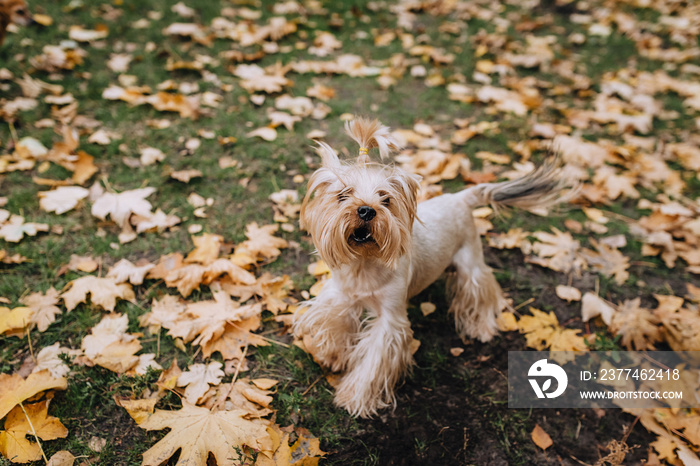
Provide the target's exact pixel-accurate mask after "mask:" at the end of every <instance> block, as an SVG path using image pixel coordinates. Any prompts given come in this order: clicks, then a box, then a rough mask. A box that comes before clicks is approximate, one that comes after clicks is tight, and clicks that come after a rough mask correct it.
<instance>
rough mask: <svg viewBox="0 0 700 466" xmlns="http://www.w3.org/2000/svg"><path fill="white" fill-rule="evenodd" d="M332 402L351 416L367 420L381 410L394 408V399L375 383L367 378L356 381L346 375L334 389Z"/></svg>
mask: <svg viewBox="0 0 700 466" xmlns="http://www.w3.org/2000/svg"><path fill="white" fill-rule="evenodd" d="M349 375H350V376H349ZM368 377H369V376H368ZM334 402H335V404H336V406H339V407H341V408H345V409H346V410H347V411H348V412H349V413H350V414H352V415H353V416H356V417H362V418H368V417H372V416H374V415H376V414H377V412H378V411H379V410H381V409H384V408H386V407H389V406H394V397H393V394H392V393H389V392H388V391H387V390H386V389H385V387H380V384H377V383H376V381H372V380H368V379H367V378H365V379H364V380H362V381H358V380H356V379H355V378H353V377H352V375H351V374H346V375H345V376H344V377H343V378H342V379H341V380H340V383H339V384H338V387H337V388H336V391H335V400H334Z"/></svg>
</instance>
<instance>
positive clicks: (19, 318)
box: [0, 306, 34, 337]
mask: <svg viewBox="0 0 700 466" xmlns="http://www.w3.org/2000/svg"><path fill="white" fill-rule="evenodd" d="M32 314H34V311H33V310H32V309H30V308H28V307H16V308H14V309H10V308H8V307H3V306H0V335H3V334H7V335H8V336H16V337H21V336H22V335H23V334H24V332H25V329H26V328H27V327H28V326H29V325H31V323H32Z"/></svg>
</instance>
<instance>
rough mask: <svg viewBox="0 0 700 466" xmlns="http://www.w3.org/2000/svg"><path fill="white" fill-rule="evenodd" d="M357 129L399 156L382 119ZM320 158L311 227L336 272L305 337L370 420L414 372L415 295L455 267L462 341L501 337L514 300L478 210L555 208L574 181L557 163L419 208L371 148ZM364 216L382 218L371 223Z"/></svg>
mask: <svg viewBox="0 0 700 466" xmlns="http://www.w3.org/2000/svg"><path fill="white" fill-rule="evenodd" d="M346 132H347V133H348V134H349V135H350V137H352V138H353V139H354V140H356V141H357V142H358V144H360V146H361V147H365V148H367V149H369V148H370V147H379V148H380V150H381V151H382V152H384V151H388V150H393V149H396V148H397V146H396V143H395V141H394V140H393V139H392V138H391V137H390V133H389V130H388V128H386V127H385V126H382V125H381V124H380V123H379V122H377V121H376V120H373V121H369V120H363V119H358V120H355V121H353V122H351V123H350V124H348V125H346ZM319 153H320V155H321V157H322V159H323V166H322V168H320V169H319V170H317V171H316V172H315V173H314V174H313V175H312V177H311V179H310V180H309V185H308V191H307V195H306V197H305V199H304V202H303V204H302V211H301V225H302V227H303V228H305V229H306V230H308V231H309V233H310V234H311V236H312V238H313V241H314V245H315V246H316V248H317V250H318V252H319V254H320V255H321V258H322V259H323V260H324V261H326V263H327V264H328V265H329V267H330V268H331V272H332V275H331V278H330V280H329V281H328V282H327V283H326V284H325V285H324V287H323V289H322V291H321V293H320V294H319V295H318V296H317V297H316V298H314V299H312V300H310V301H307V302H305V303H303V308H302V309H301V310H300V312H299V313H298V314H297V317H296V319H295V323H294V332H295V333H296V334H297V335H300V336H301V335H306V336H308V337H310V338H307V339H306V340H305V341H309V342H310V344H309V350H310V351H311V352H312V353H313V354H314V356H315V357H316V359H317V360H318V361H320V362H321V364H323V365H325V366H327V367H329V368H330V369H331V370H333V371H342V372H343V375H342V378H341V379H340V383H339V385H338V387H337V391H336V396H335V402H336V404H337V405H339V406H342V407H344V408H345V409H347V410H348V411H349V412H350V413H352V414H353V415H355V416H361V417H368V416H371V415H374V414H376V413H377V411H378V410H380V409H382V408H386V407H388V406H392V405H395V402H396V400H395V395H394V388H395V386H396V384H397V382H398V381H399V380H400V379H401V378H402V377H403V376H404V375H405V374H406V373H407V372H408V371H409V370H410V368H411V366H412V364H413V358H412V355H411V351H410V343H411V341H412V335H413V333H412V331H411V325H410V322H409V320H408V316H407V312H406V308H407V303H408V299H410V298H411V297H413V296H415V295H416V294H418V293H420V292H421V291H422V290H424V289H425V288H426V287H428V286H429V285H430V284H431V283H433V282H434V281H435V280H436V279H437V278H438V277H439V276H440V275H441V274H442V273H443V272H444V271H445V269H447V268H448V267H450V266H453V267H454V269H455V272H454V274H453V276H452V277H451V279H450V280H449V286H450V291H451V294H452V304H451V306H450V313H452V314H453V315H454V319H455V326H456V329H457V332H458V334H459V335H460V337H462V338H463V339H468V338H477V339H479V340H481V341H489V340H490V339H491V338H493V336H494V335H495V334H496V333H497V331H498V329H497V325H496V317H497V315H498V313H499V312H500V311H501V309H502V308H503V306H504V302H505V301H504V299H503V296H502V292H501V289H500V287H499V285H498V283H497V282H496V279H495V277H494V276H493V273H492V271H491V269H490V268H489V267H488V266H487V265H486V263H485V262H484V257H483V251H482V247H481V240H480V238H479V235H478V233H477V231H476V226H475V224H474V219H473V217H472V209H473V208H474V207H476V206H478V205H484V204H491V205H493V206H494V207H503V206H516V207H517V206H520V207H526V208H529V207H535V206H537V207H542V206H546V205H550V204H553V203H556V202H559V201H560V200H561V199H562V191H563V190H564V188H565V187H566V183H565V182H564V181H562V180H561V179H560V178H559V171H558V168H557V166H556V165H555V164H545V165H544V166H543V167H541V168H540V169H538V170H537V171H535V172H533V173H532V174H530V175H528V176H526V177H524V178H521V179H518V180H514V181H508V182H504V183H493V184H480V185H476V186H474V187H471V188H468V189H465V190H463V191H461V192H459V193H456V194H444V195H442V196H439V197H436V198H433V199H430V200H428V201H425V202H422V203H421V204H417V203H416V199H417V194H418V189H419V183H418V180H417V178H416V177H415V176H413V175H411V174H408V173H406V172H404V171H402V170H400V169H399V168H395V167H389V166H384V165H380V164H372V163H369V161H368V158H367V157H366V154H364V151H361V152H360V155H359V156H358V158H357V160H356V161H355V162H354V163H347V162H345V163H344V162H341V161H340V160H339V159H338V156H337V155H336V153H335V151H334V150H333V149H332V148H331V147H330V146H328V145H327V144H324V143H321V144H320V146H319ZM383 155H387V154H383ZM361 208H362V209H365V208H371V209H372V210H373V211H374V212H375V215H374V216H373V217H372V218H371V219H369V220H366V219H362V218H361V215H360V212H361ZM365 237H367V238H369V239H367V240H365V239H364V238H365Z"/></svg>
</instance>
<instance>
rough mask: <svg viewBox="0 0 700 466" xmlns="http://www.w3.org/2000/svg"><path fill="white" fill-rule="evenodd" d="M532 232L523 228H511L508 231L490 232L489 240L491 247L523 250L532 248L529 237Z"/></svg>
mask: <svg viewBox="0 0 700 466" xmlns="http://www.w3.org/2000/svg"><path fill="white" fill-rule="evenodd" d="M529 235H530V233H528V232H526V231H523V229H522V228H511V229H510V230H508V231H507V232H506V233H497V234H489V235H488V236H487V240H488V242H489V247H492V248H496V249H515V248H520V249H522V250H525V251H527V250H529V249H530V246H531V245H530V242H529V241H528V240H527V237H528V236H529Z"/></svg>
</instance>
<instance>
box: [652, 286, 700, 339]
mask: <svg viewBox="0 0 700 466" xmlns="http://www.w3.org/2000/svg"><path fill="white" fill-rule="evenodd" d="M655 296H656V299H657V300H659V303H660V304H659V307H658V308H657V309H655V310H654V315H655V316H656V317H657V318H658V319H659V321H660V322H661V324H662V325H663V337H664V340H665V341H666V343H668V345H669V346H670V347H671V348H672V349H673V350H674V351H700V315H698V312H697V311H695V310H691V309H687V308H681V305H682V301H680V303H679V301H678V300H682V299H683V298H678V297H675V296H669V297H661V296H658V295H655ZM669 303H673V304H671V305H669Z"/></svg>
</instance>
